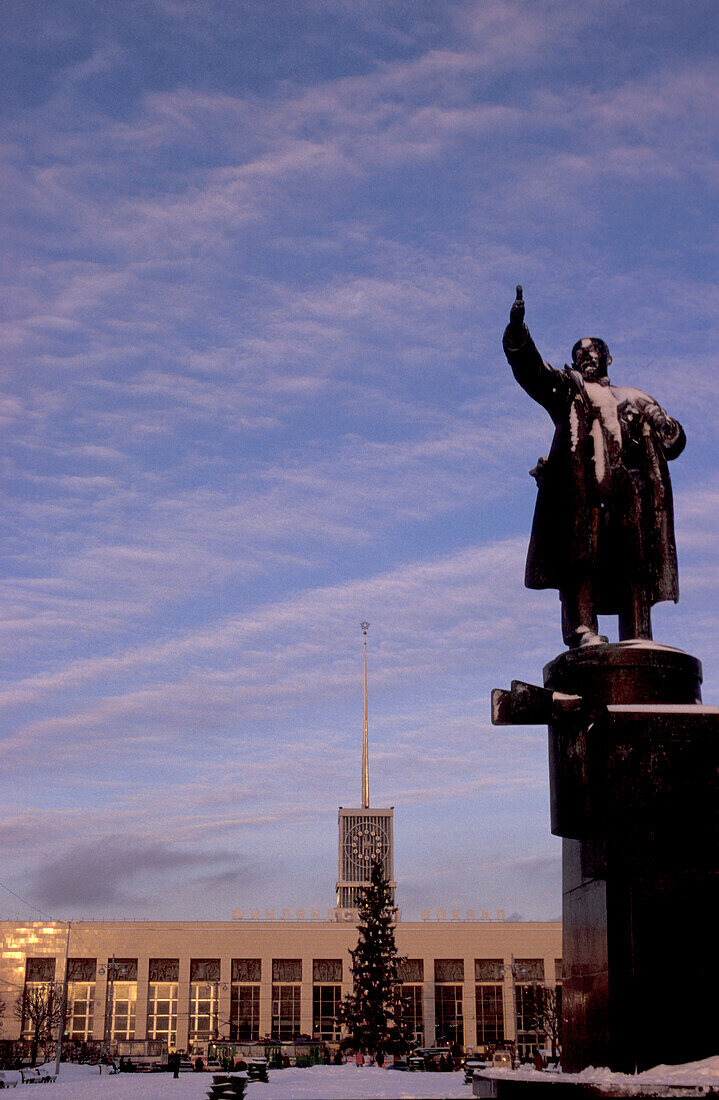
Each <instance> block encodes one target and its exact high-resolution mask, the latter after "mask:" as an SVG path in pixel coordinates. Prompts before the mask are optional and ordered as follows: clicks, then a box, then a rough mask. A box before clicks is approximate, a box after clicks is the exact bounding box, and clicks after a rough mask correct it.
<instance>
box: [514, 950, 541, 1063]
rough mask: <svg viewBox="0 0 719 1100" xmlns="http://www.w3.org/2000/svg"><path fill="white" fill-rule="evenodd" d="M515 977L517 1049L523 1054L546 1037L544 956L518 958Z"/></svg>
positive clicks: (525, 1054) (527, 1052) (521, 1055)
mask: <svg viewBox="0 0 719 1100" xmlns="http://www.w3.org/2000/svg"><path fill="white" fill-rule="evenodd" d="M514 980H515V998H516V1014H517V1050H518V1052H519V1055H520V1057H522V1058H524V1057H526V1056H527V1055H528V1054H530V1053H531V1051H532V1048H533V1047H535V1046H541V1045H542V1043H543V1041H544V1026H543V1025H544V1007H543V992H544V960H543V959H516V960H515V963H514Z"/></svg>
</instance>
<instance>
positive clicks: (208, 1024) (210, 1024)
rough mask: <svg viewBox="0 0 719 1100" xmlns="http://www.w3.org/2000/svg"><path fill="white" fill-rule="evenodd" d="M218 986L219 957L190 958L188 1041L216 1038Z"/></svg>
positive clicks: (203, 1040)
mask: <svg viewBox="0 0 719 1100" xmlns="http://www.w3.org/2000/svg"><path fill="white" fill-rule="evenodd" d="M219 986H220V960H219V959H190V1026H189V1033H188V1034H189V1039H190V1042H207V1041H209V1040H210V1039H216V1038H217V1034H218V1024H217V1011H218V990H219Z"/></svg>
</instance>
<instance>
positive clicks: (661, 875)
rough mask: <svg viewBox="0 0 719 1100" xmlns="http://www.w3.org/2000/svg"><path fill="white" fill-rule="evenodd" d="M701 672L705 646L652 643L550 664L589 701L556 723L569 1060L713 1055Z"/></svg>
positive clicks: (712, 881)
mask: <svg viewBox="0 0 719 1100" xmlns="http://www.w3.org/2000/svg"><path fill="white" fill-rule="evenodd" d="M700 684H701V666H700V664H699V662H698V661H697V660H696V659H695V658H693V657H691V656H689V655H688V654H685V653H682V652H681V651H679V650H675V649H669V648H666V647H662V646H652V645H651V644H648V643H643V644H642V645H632V644H631V643H630V644H624V645H623V644H619V645H607V646H597V647H591V648H587V649H585V650H578V651H571V652H569V653H565V654H562V655H561V656H560V657H558V658H557V659H556V660H555V661H553V662H552V663H551V664H550V665H548V666H547V668H546V669H545V685H546V687H548V688H550V689H552V690H553V691H560V692H563V693H566V694H575V695H581V696H582V698H583V700H584V708H583V710H582V712H581V713H577V714H571V715H564V716H561V717H559V718H556V719H555V720H553V721H552V722H551V723H550V726H549V746H550V787H551V805H552V831H553V832H554V833H556V834H557V835H559V836H562V837H564V838H565V839H564V848H563V923H564V946H563V1032H564V1047H563V1065H564V1068H565V1070H568V1071H570V1072H573V1071H578V1070H581V1069H583V1068H584V1067H585V1066H587V1065H607V1066H609V1067H610V1068H612V1069H614V1070H619V1071H622V1072H625V1073H626V1072H634V1071H635V1070H636V1069H639V1070H642V1069H647V1068H649V1067H651V1066H654V1065H657V1064H658V1063H660V1062H675V1063H676V1062H688V1061H693V1060H696V1059H700V1058H705V1057H708V1056H709V1055H712V1054H715V1053H716V1049H717V1047H716V1035H715V1030H716V1029H715V1026H714V1022H713V1018H712V1014H711V1013H710V1012H707V1011H706V1010H705V1008H704V1007H703V1006H704V1005H705V1004H706V1001H707V998H708V997H710V998H712V999H713V990H714V989H716V988H717V987H718V986H717V981H718V979H719V966H718V964H717V951H716V944H715V941H716V931H715V927H716V914H717V912H719V827H718V821H719V813H718V808H719V709H718V708H714V707H703V706H702V705H701V695H700ZM710 991H711V992H710Z"/></svg>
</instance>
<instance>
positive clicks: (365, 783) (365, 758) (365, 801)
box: [360, 622, 369, 810]
mask: <svg viewBox="0 0 719 1100" xmlns="http://www.w3.org/2000/svg"><path fill="white" fill-rule="evenodd" d="M360 626H361V627H362V634H363V635H364V692H363V696H362V702H363V707H362V809H363V810H366V809H368V808H369V737H368V734H367V631H368V630H369V623H367V622H364V623H360Z"/></svg>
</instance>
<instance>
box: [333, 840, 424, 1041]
mask: <svg viewBox="0 0 719 1100" xmlns="http://www.w3.org/2000/svg"><path fill="white" fill-rule="evenodd" d="M358 910H359V939H358V941H357V947H356V948H355V949H354V951H350V955H351V956H352V966H351V968H350V969H351V972H352V980H353V989H352V992H351V993H349V994H348V995H347V996H346V997H345V999H344V1001H343V1002H342V1004H341V1005H340V1010H339V1012H338V1015H337V1020H338V1022H339V1023H341V1024H343V1025H344V1027H346V1028H347V1032H348V1034H347V1037H346V1038H345V1039H344V1040H343V1042H342V1045H343V1047H344V1048H345V1049H350V1050H355V1051H357V1050H362V1051H367V1052H371V1053H374V1052H375V1051H378V1050H382V1051H387V1052H390V1053H396V1054H401V1053H403V1052H404V1051H406V1050H409V1047H410V1030H409V1025H408V1023H406V1022H405V1020H404V1018H403V1011H402V1009H403V1002H402V995H401V985H400V980H399V975H398V971H397V967H398V964H399V963H400V962H402V961H403V960H402V959H400V958H399V957H398V955H397V945H396V943H395V938H394V922H395V917H396V913H397V910H396V908H395V906H394V904H393V902H392V895H391V891H390V887H389V885H388V884H387V880H386V879H385V875H384V869H383V866H382V860H381V858H378V859H376V860H375V861H374V863H373V865H372V872H371V875H370V885H369V886H368V887H366V888H365V889H364V890H363V891H362V894H361V895H360V901H359V905H358Z"/></svg>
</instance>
